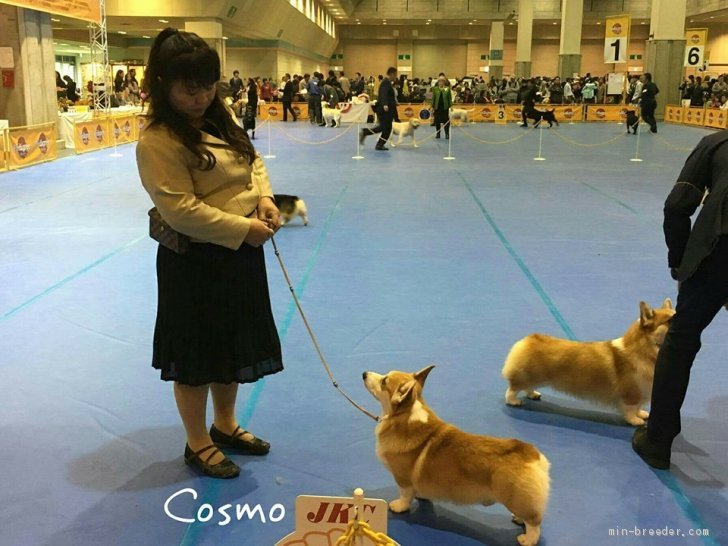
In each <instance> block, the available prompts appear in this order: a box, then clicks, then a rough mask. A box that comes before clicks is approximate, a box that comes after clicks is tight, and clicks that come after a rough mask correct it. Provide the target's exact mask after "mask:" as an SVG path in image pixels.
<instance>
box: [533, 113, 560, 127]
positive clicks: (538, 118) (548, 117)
mask: <svg viewBox="0 0 728 546" xmlns="http://www.w3.org/2000/svg"><path fill="white" fill-rule="evenodd" d="M527 117H529V118H531V119H532V120H534V124H533V128H534V129H535V128H536V127H538V126H539V125H541V122H542V121H547V122H548V124H549V127H553V126H554V123H555V124H556V125H557V126H558V124H559V120H557V119H556V115H555V114H554V110H553V108H552V109H551V110H537V109H536V108H533V109H532V110H531V111H530V112H529V113H528V114H527Z"/></svg>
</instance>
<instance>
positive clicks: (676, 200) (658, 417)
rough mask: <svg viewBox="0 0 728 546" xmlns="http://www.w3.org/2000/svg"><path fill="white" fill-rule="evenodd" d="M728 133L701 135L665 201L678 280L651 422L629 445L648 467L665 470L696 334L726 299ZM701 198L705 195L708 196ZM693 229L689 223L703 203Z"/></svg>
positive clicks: (697, 345) (670, 260) (674, 274)
mask: <svg viewBox="0 0 728 546" xmlns="http://www.w3.org/2000/svg"><path fill="white" fill-rule="evenodd" d="M726 143H728V131H721V132H719V133H714V134H712V135H708V136H706V137H704V138H703V139H702V140H701V141H700V143H698V145H697V147H696V148H695V150H693V152H692V153H691V154H690V156H689V157H688V159H687V161H686V162H685V166H684V167H683V169H682V171H681V172H680V176H679V177H678V180H677V183H676V184H675V186H674V187H673V189H672V191H671V192H670V195H669V196H668V197H667V200H666V201H665V210H664V215H665V219H664V223H663V230H664V232H665V241H666V242H667V249H668V253H667V263H668V267H670V272H671V275H672V278H673V279H675V280H677V281H678V283H679V284H678V295H677V307H676V309H675V315H674V316H673V319H672V322H671V324H670V328H669V330H668V332H667V335H666V336H665V340H664V342H663V343H662V346H661V347H660V350H659V353H658V355H657V362H656V364H655V378H654V381H653V384H652V402H651V411H650V419H649V421H648V424H647V426H646V427H643V428H641V429H638V430H636V431H635V433H634V436H633V437H632V447H633V448H634V450H635V451H636V452H637V454H638V455H639V456H640V457H642V459H643V460H644V461H645V462H646V463H647V464H649V465H650V466H652V467H655V468H662V469H667V468H669V467H670V453H671V449H672V441H673V439H674V438H675V437H676V436H677V435H678V434H679V433H680V430H681V425H680V408H681V407H682V404H683V401H684V400H685V394H686V392H687V388H688V382H689V380H690V369H691V367H692V365H693V360H695V356H696V355H697V353H698V351H699V350H700V336H701V334H702V332H703V330H704V329H705V328H707V326H708V325H709V324H710V323H711V322H712V320H713V319H714V318H715V316H716V315H717V314H718V312H719V311H720V309H721V307H723V306H724V305H725V304H726V300H728V209H727V208H726V205H725V203H726V199H728V145H726ZM706 192H707V197H706ZM701 203H702V205H703V206H702V208H701V209H700V212H699V213H698V216H697V218H696V219H695V223H694V224H693V225H692V227H691V225H690V217H691V216H692V215H693V214H694V213H695V211H696V210H697V208H698V207H699V206H700V205H701Z"/></svg>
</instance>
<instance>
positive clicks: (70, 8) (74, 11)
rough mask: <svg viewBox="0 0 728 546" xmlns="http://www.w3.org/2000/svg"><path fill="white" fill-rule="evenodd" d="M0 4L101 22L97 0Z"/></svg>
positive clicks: (20, 0)
mask: <svg viewBox="0 0 728 546" xmlns="http://www.w3.org/2000/svg"><path fill="white" fill-rule="evenodd" d="M0 4H11V5H13V6H18V7H19V8H30V9H34V10H36V11H42V12H44V13H54V14H55V15H65V16H66V17H72V18H73V19H82V20H83V21H91V22H92V23H101V7H100V4H101V2H99V0H52V1H51V0H2V2H0Z"/></svg>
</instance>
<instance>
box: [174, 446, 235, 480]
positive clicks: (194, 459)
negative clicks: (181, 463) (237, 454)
mask: <svg viewBox="0 0 728 546" xmlns="http://www.w3.org/2000/svg"><path fill="white" fill-rule="evenodd" d="M208 451H209V452H210V454H209V455H208V456H207V457H206V458H205V459H204V460H203V459H202V454H203V453H206V452H208ZM219 451H220V450H219V449H217V448H216V447H215V446H214V445H212V444H210V445H209V446H207V447H203V448H202V449H201V450H199V451H197V452H194V451H192V448H190V446H189V444H186V445H185V463H187V464H188V465H190V466H194V467H195V468H198V469H199V470H201V471H202V472H203V473H204V474H207V475H208V476H210V477H211V478H220V479H223V480H226V479H229V478H236V477H237V476H239V475H240V467H239V466H238V465H236V464H235V463H234V462H232V461H231V460H230V459H228V458H227V457H225V458H224V459H223V460H222V461H220V462H219V463H217V464H210V463H209V461H210V459H212V458H213V457H214V456H215V453H218V452H219Z"/></svg>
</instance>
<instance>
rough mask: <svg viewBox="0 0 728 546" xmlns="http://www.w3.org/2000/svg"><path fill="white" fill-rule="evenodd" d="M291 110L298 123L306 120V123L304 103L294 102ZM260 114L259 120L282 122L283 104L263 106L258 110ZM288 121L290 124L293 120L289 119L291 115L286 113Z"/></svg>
mask: <svg viewBox="0 0 728 546" xmlns="http://www.w3.org/2000/svg"><path fill="white" fill-rule="evenodd" d="M291 109H292V110H293V111H294V112H295V113H296V119H297V120H298V121H303V120H306V121H308V104H307V103H305V102H294V103H293V104H291ZM259 111H260V114H259V117H260V120H261V121H265V120H270V121H281V120H283V103H281V102H272V103H269V104H264V105H263V106H261V107H260V108H259ZM288 121H289V122H291V121H293V119H292V118H291V113H290V112H288Z"/></svg>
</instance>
